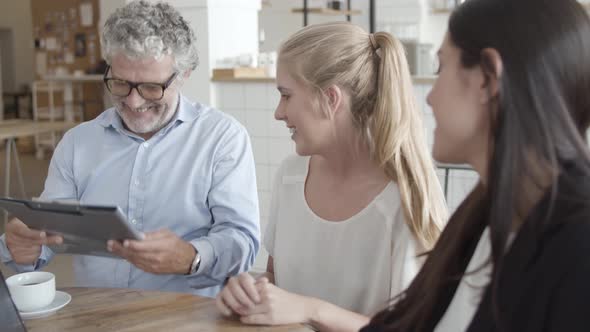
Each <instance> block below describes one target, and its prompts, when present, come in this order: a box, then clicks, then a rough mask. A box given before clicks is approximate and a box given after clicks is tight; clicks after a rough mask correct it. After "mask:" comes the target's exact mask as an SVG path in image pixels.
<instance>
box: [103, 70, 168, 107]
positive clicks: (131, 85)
mask: <svg viewBox="0 0 590 332" xmlns="http://www.w3.org/2000/svg"><path fill="white" fill-rule="evenodd" d="M110 70H111V66H107V69H106V70H105V72H104V76H103V78H102V80H103V82H104V85H105V86H106V87H107V90H109V92H110V93H111V94H112V95H113V96H116V97H121V98H125V97H128V96H129V95H130V94H131V91H133V89H135V90H137V93H139V95H140V96H141V98H143V99H145V100H149V101H158V100H161V99H162V98H164V93H165V92H166V89H168V87H169V86H170V85H171V84H172V82H173V81H174V79H175V78H176V77H177V76H178V72H174V73H173V74H172V76H170V78H169V79H168V80H166V82H164V83H152V82H139V83H136V82H130V81H127V80H122V79H120V78H114V77H107V75H108V74H109V71H110ZM109 81H119V82H125V83H127V85H128V86H129V92H127V94H126V95H117V94H114V93H113V92H112V91H111V88H110V86H109ZM143 84H149V85H157V86H159V87H161V88H162V95H161V96H160V98H146V97H144V96H143V94H142V93H141V89H140V88H139V86H140V85H143Z"/></svg>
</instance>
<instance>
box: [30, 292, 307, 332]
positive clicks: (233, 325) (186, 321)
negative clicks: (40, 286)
mask: <svg viewBox="0 0 590 332" xmlns="http://www.w3.org/2000/svg"><path fill="white" fill-rule="evenodd" d="M61 290H62V291H64V292H67V293H69V294H70V295H72V302H70V303H69V304H68V305H67V306H65V307H64V308H62V309H61V310H59V311H58V312H57V313H55V314H54V315H52V316H49V317H46V318H39V319H31V320H25V325H26V327H27V329H28V330H29V332H41V331H42V332H58V331H59V332H74V331H75V332H77V331H84V332H88V331H121V332H135V331H165V332H180V331H187V332H188V331H191V332H198V331H218V332H229V331H289V332H300V331H301V332H304V331H305V332H309V331H312V330H310V329H309V328H307V327H305V326H303V325H288V326H268V327H265V326H248V325H244V324H242V323H240V321H239V320H237V319H226V318H224V317H223V316H222V315H221V314H220V313H219V312H218V311H217V308H216V307H215V300H214V299H210V298H204V297H199V296H195V295H190V294H182V293H168V292H156V291H143V290H132V289H110V288H64V289H61Z"/></svg>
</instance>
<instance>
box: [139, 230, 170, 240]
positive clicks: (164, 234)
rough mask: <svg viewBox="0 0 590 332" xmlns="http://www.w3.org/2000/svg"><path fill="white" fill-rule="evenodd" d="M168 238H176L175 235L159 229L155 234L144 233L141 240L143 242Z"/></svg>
mask: <svg viewBox="0 0 590 332" xmlns="http://www.w3.org/2000/svg"><path fill="white" fill-rule="evenodd" d="M170 236H176V235H175V234H174V233H172V232H171V231H169V230H167V229H161V230H158V231H155V232H147V233H144V239H143V240H144V241H145V240H158V239H163V238H167V237H170Z"/></svg>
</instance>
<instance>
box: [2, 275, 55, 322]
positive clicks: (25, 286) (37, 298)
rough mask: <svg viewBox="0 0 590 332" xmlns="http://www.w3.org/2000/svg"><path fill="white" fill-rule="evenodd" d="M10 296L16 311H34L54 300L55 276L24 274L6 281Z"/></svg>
mask: <svg viewBox="0 0 590 332" xmlns="http://www.w3.org/2000/svg"><path fill="white" fill-rule="evenodd" d="M6 285H7V286H8V291H9V292H10V296H11V297H12V300H13V301H14V304H15V305H16V308H17V309H18V311H22V312H26V311H35V310H38V309H41V308H43V307H46V306H48V305H49V304H50V303H51V302H53V299H54V298H55V275H54V274H53V273H51V272H43V271H36V272H25V273H20V274H16V275H13V276H12V277H9V278H8V279H6Z"/></svg>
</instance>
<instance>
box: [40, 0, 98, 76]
mask: <svg viewBox="0 0 590 332" xmlns="http://www.w3.org/2000/svg"><path fill="white" fill-rule="evenodd" d="M98 6H99V3H98V0H51V1H47V0H31V13H32V19H33V20H32V22H33V40H34V43H35V58H36V60H37V61H36V62H37V63H36V73H37V77H38V78H40V77H41V76H42V75H45V74H52V73H54V72H55V70H56V68H57V67H64V68H66V69H67V70H68V72H69V73H70V74H71V73H73V72H74V71H75V70H82V71H84V72H86V71H89V70H91V69H92V68H94V67H96V66H97V64H98V63H99V61H100V60H101V58H100V38H99V34H98V26H97V24H98V23H97V22H98V15H99V7H98Z"/></svg>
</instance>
